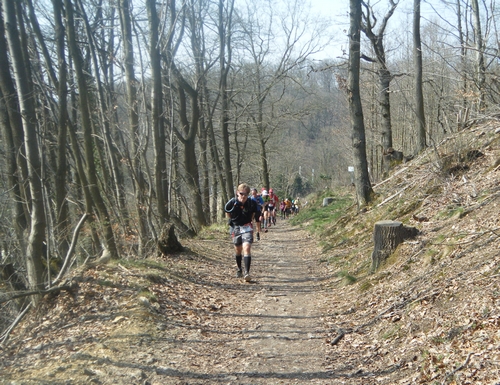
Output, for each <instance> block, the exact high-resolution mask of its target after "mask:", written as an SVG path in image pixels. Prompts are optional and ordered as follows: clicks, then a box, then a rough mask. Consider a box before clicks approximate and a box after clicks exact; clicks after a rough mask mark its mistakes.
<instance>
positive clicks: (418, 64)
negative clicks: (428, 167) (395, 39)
mask: <svg viewBox="0 0 500 385" xmlns="http://www.w3.org/2000/svg"><path fill="white" fill-rule="evenodd" d="M420 1H421V0H414V3H413V61H414V67H415V115H416V126H417V127H416V138H417V143H416V146H417V148H416V154H418V153H419V152H420V151H422V150H424V149H425V147H426V144H427V142H426V133H425V132H426V129H425V112H424V92H423V80H422V78H423V77H422V42H421V40H420Z"/></svg>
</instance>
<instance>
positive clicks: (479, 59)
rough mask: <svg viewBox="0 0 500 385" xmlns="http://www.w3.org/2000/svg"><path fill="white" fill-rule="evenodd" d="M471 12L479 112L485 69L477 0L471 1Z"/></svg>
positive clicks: (482, 99) (483, 96)
mask: <svg viewBox="0 0 500 385" xmlns="http://www.w3.org/2000/svg"><path fill="white" fill-rule="evenodd" d="M471 5H472V12H473V17H474V37H475V42H476V87H477V91H478V95H479V96H478V101H477V110H478V112H481V111H482V110H483V109H484V107H485V106H484V102H485V89H484V86H485V84H486V69H485V66H484V44H483V33H482V30H481V17H480V14H479V3H478V1H477V0H471Z"/></svg>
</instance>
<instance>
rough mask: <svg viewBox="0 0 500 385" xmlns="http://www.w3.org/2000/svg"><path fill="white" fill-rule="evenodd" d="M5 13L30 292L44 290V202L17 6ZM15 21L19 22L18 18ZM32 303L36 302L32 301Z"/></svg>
mask: <svg viewBox="0 0 500 385" xmlns="http://www.w3.org/2000/svg"><path fill="white" fill-rule="evenodd" d="M2 4H3V10H4V13H5V25H6V26H7V30H6V32H7V42H8V46H9V52H10V57H11V61H12V65H13V67H14V74H15V80H16V85H17V93H18V99H19V105H20V110H21V115H22V123H23V131H24V143H25V149H26V159H27V161H28V177H29V189H30V194H31V218H30V225H29V236H28V242H27V247H26V269H27V277H28V282H29V285H30V288H31V289H35V290H36V289H42V288H43V272H44V267H43V263H42V261H43V256H42V249H43V241H44V239H45V229H46V222H45V208H44V202H43V191H42V181H41V179H40V176H41V175H42V173H41V161H40V154H39V151H38V143H37V132H36V131H37V128H36V113H35V101H34V95H33V90H32V89H31V87H30V85H29V79H30V75H29V74H28V72H27V69H28V68H29V67H30V64H29V62H28V61H26V60H27V58H26V57H24V56H23V52H22V49H21V48H22V45H21V40H19V37H20V35H21V32H20V31H19V30H18V28H17V26H18V23H17V21H16V5H18V4H17V2H14V1H12V0H2ZM17 16H18V21H19V22H21V21H22V17H21V15H20V14H18V15H17ZM33 301H34V302H35V303H36V302H37V301H38V298H37V297H33Z"/></svg>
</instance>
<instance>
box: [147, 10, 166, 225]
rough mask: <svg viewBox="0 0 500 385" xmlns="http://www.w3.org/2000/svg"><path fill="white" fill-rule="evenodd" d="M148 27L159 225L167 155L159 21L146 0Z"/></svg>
mask: <svg viewBox="0 0 500 385" xmlns="http://www.w3.org/2000/svg"><path fill="white" fill-rule="evenodd" d="M146 6H147V8H148V17H149V27H150V31H149V32H150V44H149V46H150V49H149V53H150V59H151V76H152V82H153V86H152V87H153V94H152V108H153V111H152V130H153V141H154V143H153V144H154V149H155V150H154V153H155V182H156V184H155V185H156V197H157V202H158V216H159V220H160V223H161V224H163V223H165V221H166V220H168V218H169V213H168V194H167V192H168V175H167V155H166V149H165V120H164V118H163V114H164V111H163V93H162V78H161V55H160V44H159V36H158V33H159V28H160V20H159V18H158V14H157V12H156V2H155V1H153V0H147V2H146Z"/></svg>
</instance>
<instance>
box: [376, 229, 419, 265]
mask: <svg viewBox="0 0 500 385" xmlns="http://www.w3.org/2000/svg"><path fill="white" fill-rule="evenodd" d="M417 234H418V229H416V228H415V227H407V226H403V224H402V223H401V222H398V221H379V222H377V223H375V227H374V229H373V242H374V244H375V247H374V249H373V253H372V271H375V270H377V269H378V268H379V267H380V265H381V264H382V263H383V262H384V261H385V260H386V259H387V257H388V256H389V255H391V253H392V252H393V251H394V250H396V247H398V245H399V244H400V243H402V242H403V241H404V240H405V239H408V238H413V237H415V236H416V235H417Z"/></svg>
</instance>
